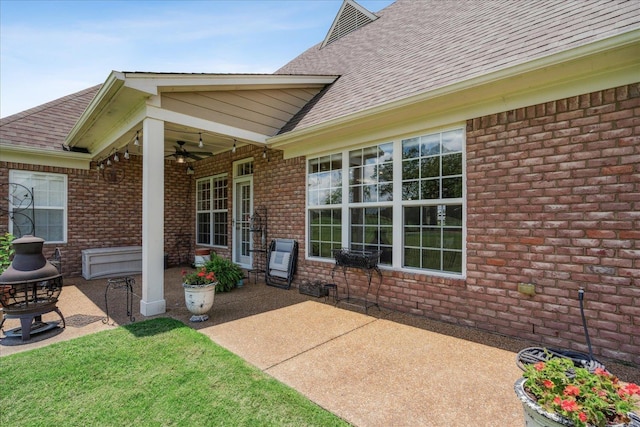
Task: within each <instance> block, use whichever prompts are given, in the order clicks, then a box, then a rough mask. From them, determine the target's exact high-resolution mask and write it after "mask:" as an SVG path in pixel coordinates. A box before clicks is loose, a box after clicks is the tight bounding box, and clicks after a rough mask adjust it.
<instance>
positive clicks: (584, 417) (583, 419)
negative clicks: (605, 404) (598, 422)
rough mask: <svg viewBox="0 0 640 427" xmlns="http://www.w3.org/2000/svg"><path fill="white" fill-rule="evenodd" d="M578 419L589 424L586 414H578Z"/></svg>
mask: <svg viewBox="0 0 640 427" xmlns="http://www.w3.org/2000/svg"><path fill="white" fill-rule="evenodd" d="M578 418H580V421H582V422H583V423H586V422H587V414H585V413H584V412H580V413H579V414H578Z"/></svg>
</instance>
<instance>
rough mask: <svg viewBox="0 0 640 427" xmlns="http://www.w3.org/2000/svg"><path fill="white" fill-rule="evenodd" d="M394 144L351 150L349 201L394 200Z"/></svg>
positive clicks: (373, 201) (374, 201) (372, 201)
mask: <svg viewBox="0 0 640 427" xmlns="http://www.w3.org/2000/svg"><path fill="white" fill-rule="evenodd" d="M392 162H393V144H390V143H385V144H381V145H376V146H373V147H366V148H362V149H358V150H352V151H350V152H349V202H350V203H376V202H380V201H391V200H393V186H392V185H391V186H390V185H389V184H390V183H392V182H393V163H392Z"/></svg>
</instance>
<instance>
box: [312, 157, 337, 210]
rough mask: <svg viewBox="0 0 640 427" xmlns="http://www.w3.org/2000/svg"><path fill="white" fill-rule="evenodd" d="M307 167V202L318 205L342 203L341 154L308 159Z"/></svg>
mask: <svg viewBox="0 0 640 427" xmlns="http://www.w3.org/2000/svg"><path fill="white" fill-rule="evenodd" d="M308 168H309V175H308V177H307V204H308V205H309V206H319V205H332V204H339V203H342V188H341V187H342V155H340V154H333V155H330V156H323V157H319V158H316V159H310V160H309V162H308Z"/></svg>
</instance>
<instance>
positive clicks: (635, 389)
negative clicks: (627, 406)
mask: <svg viewBox="0 0 640 427" xmlns="http://www.w3.org/2000/svg"><path fill="white" fill-rule="evenodd" d="M623 389H624V390H625V391H626V392H627V394H628V395H630V396H633V395H634V394H639V395H640V386H638V385H637V384H634V383H629V384H627V385H625V386H624V387H623Z"/></svg>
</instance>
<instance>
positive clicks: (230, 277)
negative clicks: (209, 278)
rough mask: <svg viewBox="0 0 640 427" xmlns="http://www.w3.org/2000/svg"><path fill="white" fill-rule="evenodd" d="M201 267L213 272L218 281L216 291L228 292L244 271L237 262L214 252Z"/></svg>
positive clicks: (241, 277) (242, 275)
mask: <svg viewBox="0 0 640 427" xmlns="http://www.w3.org/2000/svg"><path fill="white" fill-rule="evenodd" d="M203 268H204V269H205V270H206V271H207V272H212V273H214V274H215V276H216V280H217V281H218V284H217V285H216V292H229V291H230V290H231V289H233V288H234V287H235V286H236V284H237V283H238V282H239V281H240V280H242V279H243V278H244V271H242V268H240V266H239V265H238V264H236V263H234V262H232V261H230V260H228V259H226V258H223V257H221V256H218V255H216V254H211V259H210V260H209V261H207V262H206V263H205V264H204V266H203Z"/></svg>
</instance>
